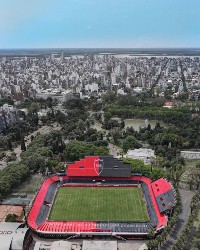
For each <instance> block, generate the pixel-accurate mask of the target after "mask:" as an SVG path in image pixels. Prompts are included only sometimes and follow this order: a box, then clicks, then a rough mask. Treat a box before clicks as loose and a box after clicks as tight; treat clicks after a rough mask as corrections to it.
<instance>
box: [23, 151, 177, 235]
mask: <svg viewBox="0 0 200 250" xmlns="http://www.w3.org/2000/svg"><path fill="white" fill-rule="evenodd" d="M102 186H103V187H108V188H109V187H114V188H119V187H132V188H135V187H140V188H141V189H142V193H143V199H144V201H145V205H146V211H147V213H148V217H149V221H145V222H144V221H141V222H140V221H110V220H107V221H94V220H92V221H86V220H83V221H65V220H63V221H56V220H50V219H49V215H50V212H51V209H52V206H53V203H54V201H55V197H56V193H57V191H58V189H59V188H60V187H65V188H69V187H74V188H76V187H82V188H84V187H97V188H101V187H102ZM66 203H67V200H66ZM175 204H176V193H175V191H174V189H173V186H172V184H171V183H170V182H168V181H167V180H166V179H164V178H160V179H158V180H156V181H152V180H151V179H150V178H148V177H145V176H141V175H139V174H133V173H131V166H130V164H126V163H123V162H122V161H120V160H118V159H115V158H113V157H112V156H86V157H85V158H84V159H81V160H79V161H76V162H74V163H72V164H68V165H66V171H65V172H64V173H61V174H58V175H56V176H51V177H49V178H46V179H45V180H44V182H43V183H42V185H41V187H40V189H39V191H38V193H37V195H36V197H35V199H34V201H33V203H32V207H31V209H30V212H29V214H28V216H27V222H28V225H29V227H30V228H31V229H32V230H33V231H34V232H35V233H37V234H38V235H39V236H41V237H47V238H48V237H51V238H54V237H55V238H58V237H61V238H62V237H63V238H69V237H70V238H71V237H91V236H95V235H102V236H106V235H108V236H115V237H123V238H127V239H129V238H134V237H140V238H143V237H146V236H147V235H148V234H149V232H150V231H151V230H154V231H155V233H158V232H160V231H161V230H162V229H163V228H164V227H166V226H167V222H168V217H167V214H168V213H169V212H170V211H172V209H173V207H174V206H175ZM124 212H125V211H124ZM60 213H62V210H60Z"/></svg>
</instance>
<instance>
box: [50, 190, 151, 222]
mask: <svg viewBox="0 0 200 250" xmlns="http://www.w3.org/2000/svg"><path fill="white" fill-rule="evenodd" d="M49 220H63V221H149V218H148V214H147V210H146V207H145V203H144V200H143V197H142V190H141V189H140V188H123V187H122V188H111V187H107V188H104V187H61V188H59V190H58V192H57V194H56V198H55V201H54V204H53V206H52V209H51V212H50V216H49Z"/></svg>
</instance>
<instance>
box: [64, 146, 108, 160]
mask: <svg viewBox="0 0 200 250" xmlns="http://www.w3.org/2000/svg"><path fill="white" fill-rule="evenodd" d="M108 153H109V152H108V149H107V148H105V147H96V146H94V145H93V144H91V143H86V142H83V141H70V142H69V143H68V144H67V145H66V148H65V150H64V155H65V158H66V160H70V161H76V160H79V159H81V158H84V157H85V156H87V155H108Z"/></svg>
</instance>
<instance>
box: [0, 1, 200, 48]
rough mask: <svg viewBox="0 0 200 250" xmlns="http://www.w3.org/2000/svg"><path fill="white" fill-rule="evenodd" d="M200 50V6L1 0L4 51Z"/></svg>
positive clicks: (185, 3)
mask: <svg viewBox="0 0 200 250" xmlns="http://www.w3.org/2000/svg"><path fill="white" fill-rule="evenodd" d="M156 47H159V48H167V47H169V48H170V47H183V48H186V47H190V48H192V47H194V48H199V47H200V0H0V48H1V49H3V48H156Z"/></svg>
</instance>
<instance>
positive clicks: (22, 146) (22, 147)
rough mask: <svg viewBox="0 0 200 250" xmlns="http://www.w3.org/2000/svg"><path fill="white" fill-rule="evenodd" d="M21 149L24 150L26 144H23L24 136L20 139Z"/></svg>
mask: <svg viewBox="0 0 200 250" xmlns="http://www.w3.org/2000/svg"><path fill="white" fill-rule="evenodd" d="M21 150H22V151H26V145H25V141H24V137H22V140H21Z"/></svg>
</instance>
